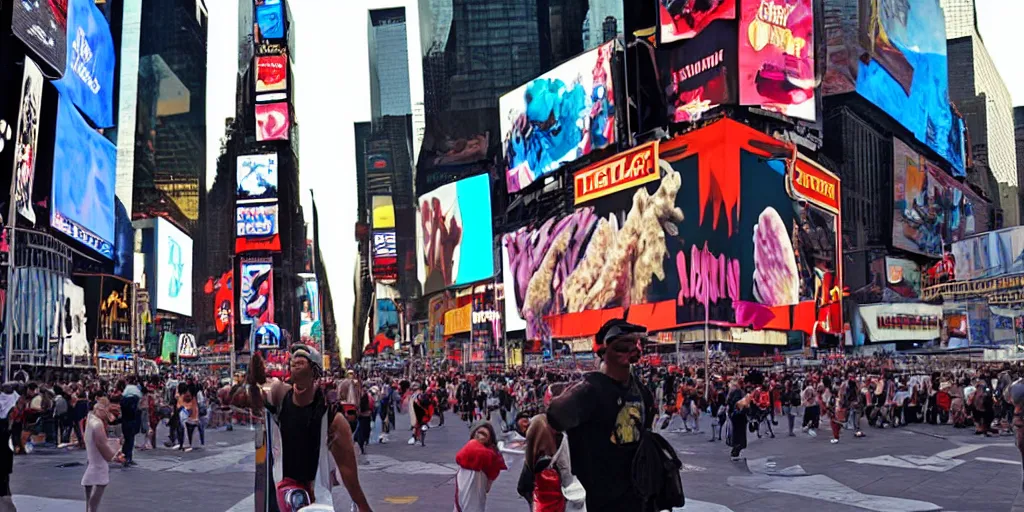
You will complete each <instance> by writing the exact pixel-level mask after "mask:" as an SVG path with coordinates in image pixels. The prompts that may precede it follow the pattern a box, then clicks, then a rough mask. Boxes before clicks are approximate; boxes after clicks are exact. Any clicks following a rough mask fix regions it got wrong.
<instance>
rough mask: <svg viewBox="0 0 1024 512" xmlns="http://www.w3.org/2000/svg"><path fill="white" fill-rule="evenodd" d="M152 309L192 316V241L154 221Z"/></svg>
mask: <svg viewBox="0 0 1024 512" xmlns="http://www.w3.org/2000/svg"><path fill="white" fill-rule="evenodd" d="M155 236H156V308H157V309H161V310H164V311H170V312H171V313H177V314H179V315H184V316H188V317H191V316H192V239H191V238H189V236H188V235H186V234H185V233H184V232H182V231H181V230H180V229H178V228H177V227H176V226H175V225H174V224H171V223H170V222H168V221H167V220H165V219H163V218H158V219H156V232H155Z"/></svg>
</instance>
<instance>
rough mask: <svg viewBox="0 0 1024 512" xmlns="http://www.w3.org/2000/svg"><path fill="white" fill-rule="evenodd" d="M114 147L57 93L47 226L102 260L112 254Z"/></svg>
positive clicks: (115, 159)
mask: <svg viewBox="0 0 1024 512" xmlns="http://www.w3.org/2000/svg"><path fill="white" fill-rule="evenodd" d="M116 176H117V148H116V147H115V146H114V144H113V143H111V142H110V141H109V140H107V139H105V138H104V137H103V136H102V135H100V134H99V133H97V132H96V130H94V129H93V128H92V127H91V126H89V123H87V122H86V121H85V119H83V118H82V115H81V114H79V113H78V109H76V108H75V106H74V105H73V104H72V103H71V101H70V100H69V99H68V98H67V97H65V96H63V95H61V97H60V101H59V103H58V106H57V134H56V136H55V139H54V149H53V189H52V195H51V197H52V198H53V206H52V208H51V211H50V225H51V226H53V227H54V229H56V230H58V231H60V232H62V233H64V234H66V235H68V236H70V237H71V238H74V239H75V240H77V241H79V242H81V243H83V244H85V245H86V246H88V247H89V248H90V249H92V250H94V251H96V252H98V253H100V254H101V255H103V256H104V257H106V258H113V257H114V181H115V179H116Z"/></svg>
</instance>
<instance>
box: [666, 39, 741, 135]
mask: <svg viewBox="0 0 1024 512" xmlns="http://www.w3.org/2000/svg"><path fill="white" fill-rule="evenodd" d="M658 71H659V73H658V74H659V76H660V77H661V88H662V91H664V93H665V105H666V107H667V108H668V112H666V114H667V115H668V119H669V121H670V122H674V123H692V122H696V121H700V119H701V117H703V115H704V113H706V112H708V111H709V110H711V109H714V108H715V107H718V106H719V105H729V104H735V103H736V85H735V84H736V74H737V69H736V25H735V24H733V23H731V22H722V23H715V24H714V25H712V26H709V27H707V28H705V29H704V30H703V31H702V32H701V33H700V34H699V35H697V36H696V37H694V38H693V39H692V40H690V41H688V42H687V43H686V44H683V45H677V46H674V47H670V48H659V49H658Z"/></svg>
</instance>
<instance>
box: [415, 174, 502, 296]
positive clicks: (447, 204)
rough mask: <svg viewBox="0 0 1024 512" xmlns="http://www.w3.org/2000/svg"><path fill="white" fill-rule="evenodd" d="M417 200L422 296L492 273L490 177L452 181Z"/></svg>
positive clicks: (477, 279) (470, 281) (417, 236)
mask: <svg viewBox="0 0 1024 512" xmlns="http://www.w3.org/2000/svg"><path fill="white" fill-rule="evenodd" d="M418 202H419V207H420V222H418V223H416V239H417V241H418V243H417V257H418V259H419V265H417V274H418V276H419V280H420V284H422V285H423V293H424V294H430V293H433V292H436V291H439V290H443V289H445V288H447V287H449V286H453V285H461V284H469V283H472V282H475V281H479V280H481V279H487V278H489V277H491V276H493V275H494V256H493V255H494V248H493V244H494V241H493V232H492V230H491V182H490V177H489V176H488V175H486V174H481V175H479V176H473V177H471V178H466V179H463V180H460V181H457V182H455V183H449V184H448V185H445V186H443V187H441V188H438V189H436V190H434V191H432V192H430V193H427V194H424V195H422V196H420V197H419V200H418Z"/></svg>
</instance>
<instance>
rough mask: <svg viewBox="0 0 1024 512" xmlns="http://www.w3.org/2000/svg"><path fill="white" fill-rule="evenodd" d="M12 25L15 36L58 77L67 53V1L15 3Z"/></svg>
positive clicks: (47, 0) (36, 0)
mask: <svg viewBox="0 0 1024 512" xmlns="http://www.w3.org/2000/svg"><path fill="white" fill-rule="evenodd" d="M12 5H13V13H12V15H11V28H12V30H13V32H14V35H15V37H17V38H18V39H20V40H21V42H23V43H25V46H27V47H28V48H29V50H31V51H32V53H34V54H35V59H33V60H40V61H42V62H43V63H45V64H46V65H47V66H49V67H50V70H52V71H55V72H56V73H57V76H58V77H59V76H60V75H62V74H63V73H64V68H65V63H66V62H67V53H68V51H67V50H68V43H67V35H68V0H46V1H39V0H34V1H28V0H17V1H15V2H12Z"/></svg>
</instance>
